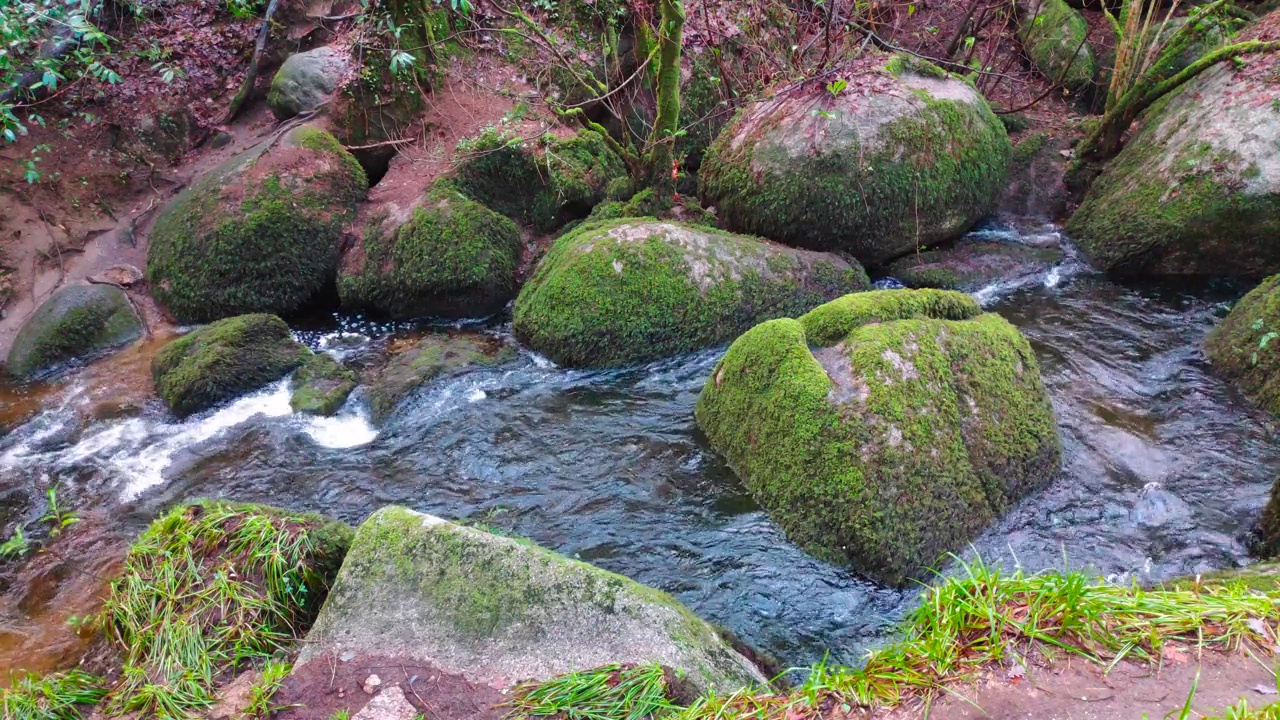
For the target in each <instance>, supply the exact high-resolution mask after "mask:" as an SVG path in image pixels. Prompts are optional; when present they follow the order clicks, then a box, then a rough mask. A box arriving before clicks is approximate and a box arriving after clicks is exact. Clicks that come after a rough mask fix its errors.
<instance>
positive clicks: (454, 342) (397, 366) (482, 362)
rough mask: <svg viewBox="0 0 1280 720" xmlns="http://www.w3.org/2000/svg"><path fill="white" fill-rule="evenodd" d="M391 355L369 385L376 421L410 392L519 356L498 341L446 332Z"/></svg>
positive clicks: (397, 350) (390, 410)
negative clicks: (433, 381) (436, 381)
mask: <svg viewBox="0 0 1280 720" xmlns="http://www.w3.org/2000/svg"><path fill="white" fill-rule="evenodd" d="M392 353H393V354H392V356H391V359H390V360H389V361H388V362H387V364H386V365H385V366H384V367H383V368H382V369H381V370H379V371H378V372H377V373H375V374H374V377H373V379H372V381H371V382H370V388H369V404H370V406H371V407H372V410H373V419H374V420H375V421H382V420H384V419H386V417H387V416H389V415H390V414H391V413H392V411H394V410H395V409H396V406H398V405H399V404H400V403H401V402H402V401H403V400H404V399H405V398H407V397H408V396H409V394H410V393H412V392H413V391H414V390H416V389H417V388H419V387H422V386H423V385H426V384H427V383H429V382H431V381H432V380H436V379H441V378H445V377H449V376H451V375H455V374H457V373H460V372H463V371H465V370H468V369H475V368H484V367H493V366H495V365H499V364H501V363H504V362H508V361H510V360H513V359H515V357H516V350H515V348H513V347H511V346H510V345H508V344H507V343H505V342H502V341H501V340H499V339H498V338H494V337H489V336H483V335H472V334H445V333H432V334H430V335H427V336H426V337H423V338H421V339H418V340H415V341H410V343H409V344H408V345H407V347H400V348H394V349H393V350H392Z"/></svg>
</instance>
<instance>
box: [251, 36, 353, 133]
mask: <svg viewBox="0 0 1280 720" xmlns="http://www.w3.org/2000/svg"><path fill="white" fill-rule="evenodd" d="M350 68H351V57H350V56H349V55H348V54H347V53H344V52H342V51H341V50H339V49H337V48H332V47H327V46H326V47H318V48H315V49H314V50H308V51H306V52H300V53H294V54H293V55H290V56H289V59H287V60H285V61H284V64H282V65H281V66H280V69H279V70H277V71H276V76H275V77H274V78H272V80H271V90H270V92H268V93H267V105H269V106H270V107H271V112H272V113H273V114H275V116H276V118H277V119H279V120H288V119H289V118H291V117H293V116H294V115H297V114H298V113H303V112H307V111H308V110H315V109H316V108H318V107H320V106H322V105H324V104H325V103H327V102H329V99H330V98H331V97H333V93H334V92H335V91H337V89H338V85H339V83H340V82H341V81H342V76H343V75H345V74H346V73H347V72H348V71H349V70H350Z"/></svg>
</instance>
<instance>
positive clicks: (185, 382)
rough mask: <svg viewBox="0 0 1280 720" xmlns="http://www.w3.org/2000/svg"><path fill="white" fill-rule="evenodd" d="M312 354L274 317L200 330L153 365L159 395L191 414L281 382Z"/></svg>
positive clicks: (249, 318) (247, 318) (244, 318)
mask: <svg viewBox="0 0 1280 720" xmlns="http://www.w3.org/2000/svg"><path fill="white" fill-rule="evenodd" d="M310 355H311V351H310V350H308V349H307V348H306V347H305V346H304V345H302V344H300V343H298V342H297V341H296V340H294V339H293V335H292V334H291V333H290V332H289V326H288V325H286V324H285V323H284V321H283V320H281V319H280V318H278V317H276V316H274V315H265V314H258V315H243V316H240V317H233V318H227V319H225V320H219V321H218V322H215V323H213V324H211V325H206V326H205V327H202V328H198V329H196V330H193V331H191V332H190V333H187V334H186V335H183V336H182V337H180V338H177V339H176V340H174V341H172V342H170V343H169V344H168V345H165V346H164V349H162V350H161V351H160V352H159V353H157V354H156V357H155V359H154V360H152V361H151V375H152V377H153V378H154V379H155V382H156V392H157V393H159V395H160V399H161V400H164V402H165V404H166V405H168V406H169V409H170V410H172V411H173V412H174V413H175V414H177V415H179V416H186V415H190V414H192V413H197V412H200V411H201V410H206V409H208V408H211V407H213V406H214V405H217V404H219V403H222V402H225V401H227V400H230V399H232V398H234V397H236V396H239V395H243V394H245V393H248V392H253V391H254V390H257V389H259V388H261V387H263V386H265V385H267V384H268V383H270V382H272V381H275V380H279V379H280V378H282V377H284V376H285V375H287V374H289V371H291V370H293V369H294V368H296V367H298V366H299V365H301V364H302V363H303V361H305V360H306V359H307V358H308V357H309V356H310Z"/></svg>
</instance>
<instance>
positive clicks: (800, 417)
mask: <svg viewBox="0 0 1280 720" xmlns="http://www.w3.org/2000/svg"><path fill="white" fill-rule="evenodd" d="M896 295H904V296H907V297H910V296H913V295H916V296H920V297H921V299H920V301H919V302H918V303H914V302H902V301H896V300H895V299H894V296H896ZM966 301H967V302H966ZM881 303H884V304H885V307H884V309H882V310H877V309H875V308H874V306H876V305H879V304H881ZM913 306H916V307H918V308H919V309H918V311H916V312H912V307H913ZM937 316H944V317H945V316H952V317H957V316H958V317H967V318H970V319H965V320H942V319H936V317H937ZM833 342H839V343H840V344H838V345H834V346H833V347H827V348H826V349H822V350H818V351H816V353H815V352H814V351H811V350H810V347H809V345H810V343H815V344H817V345H819V346H826V345H830V344H831V343H833ZM696 417H697V420H698V425H699V427H701V428H702V430H703V431H704V432H705V433H706V434H707V437H708V439H709V440H710V441H711V444H712V446H713V447H714V448H715V449H716V450H717V451H718V452H720V453H721V454H722V455H724V456H725V458H726V460H727V461H728V462H729V465H730V466H731V467H732V468H733V469H734V471H735V472H736V473H737V474H738V476H739V477H740V478H741V479H742V481H743V482H744V483H745V484H746V486H747V488H748V490H750V491H751V493H752V495H753V496H754V497H755V498H756V499H757V500H758V501H759V502H760V503H761V505H763V506H764V507H765V508H766V509H768V511H769V513H770V516H771V517H772V518H773V519H774V521H775V522H776V523H777V524H778V525H779V526H780V527H781V528H782V529H783V530H784V531H785V532H786V533H787V536H788V538H789V539H791V540H792V541H793V542H796V543H797V544H799V545H801V546H803V547H804V548H805V549H806V550H808V551H809V552H811V553H813V554H815V555H817V556H819V557H822V558H825V559H828V560H830V561H833V562H839V563H843V564H847V565H849V566H851V567H852V568H854V569H856V570H857V571H858V572H860V573H864V574H867V575H870V576H873V577H877V578H880V579H883V580H886V581H888V582H893V583H900V582H902V581H904V580H905V579H906V578H911V577H919V576H920V573H921V572H922V571H923V570H925V569H926V568H928V567H930V566H931V565H933V563H935V562H936V561H938V560H939V558H940V557H941V556H942V555H943V554H944V553H946V552H948V551H956V550H959V549H961V548H963V546H964V543H966V542H968V541H970V540H971V539H972V538H973V537H974V536H976V535H977V533H979V532H980V531H981V530H982V529H983V528H984V527H986V526H987V524H988V523H989V522H990V521H991V520H993V519H994V518H996V517H998V516H999V514H1000V513H1002V512H1003V511H1004V510H1005V509H1007V508H1008V507H1009V505H1010V504H1011V503H1012V502H1013V501H1015V500H1016V499H1018V498H1020V497H1022V496H1023V495H1025V494H1026V493H1027V492H1029V491H1030V490H1032V489H1033V488H1035V487H1037V486H1039V485H1041V484H1043V483H1044V482H1046V481H1047V480H1048V479H1049V477H1050V476H1051V475H1052V473H1053V472H1054V471H1055V469H1056V467H1057V462H1058V459H1059V452H1060V451H1059V446H1058V439H1057V431H1056V427H1055V424H1054V420H1053V414H1052V409H1051V407H1050V405H1049V401H1048V397H1047V395H1046V394H1045V391H1044V388H1043V386H1042V384H1041V381H1040V377H1039V370H1038V367H1037V365H1036V361H1035V356H1034V354H1033V353H1032V352H1031V348H1030V346H1029V345H1028V344H1027V342H1026V340H1025V339H1024V338H1023V337H1022V336H1021V334H1019V333H1018V331H1017V330H1016V329H1015V328H1013V327H1012V326H1011V325H1009V324H1008V323H1007V322H1005V321H1004V320H1003V319H1002V318H1000V317H999V316H996V315H980V314H979V311H978V309H977V307H976V305H973V304H972V300H970V299H968V298H966V297H965V296H962V295H959V294H958V293H947V292H937V291H934V292H930V291H882V292H877V293H863V294H862V295H860V296H851V297H847V298H842V299H840V300H837V301H835V302H833V303H829V304H828V305H826V306H823V307H822V308H819V309H818V310H815V311H814V312H813V313H810V314H809V315H807V316H805V317H804V318H801V319H800V320H792V319H779V320H773V321H770V322H767V323H764V324H761V325H758V326H756V327H755V328H753V329H751V330H750V331H748V332H747V333H746V334H744V335H743V336H742V337H740V338H739V339H738V340H737V341H735V342H734V343H733V345H731V346H730V348H729V351H728V352H727V353H726V354H725V357H724V358H723V359H722V360H721V361H720V363H719V364H718V365H717V366H716V369H715V371H714V372H713V373H712V376H711V378H710V379H708V381H707V385H706V387H705V388H704V389H703V392H702V396H701V397H700V398H699V399H698V405H697V410H696Z"/></svg>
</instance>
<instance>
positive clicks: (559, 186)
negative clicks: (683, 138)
mask: <svg viewBox="0 0 1280 720" xmlns="http://www.w3.org/2000/svg"><path fill="white" fill-rule="evenodd" d="M458 157H459V158H460V161H459V163H458V167H457V169H456V170H455V172H454V175H453V177H452V178H451V181H452V182H453V184H454V185H455V186H456V187H457V188H458V190H460V191H461V192H462V193H463V194H464V195H466V196H467V197H469V198H471V199H473V200H475V201H476V202H479V203H480V204H482V205H484V206H486V207H488V208H490V209H492V210H496V211H497V212H499V213H502V214H503V215H506V216H507V217H509V218H511V219H513V220H515V221H517V222H519V223H522V224H526V225H532V226H533V227H534V228H535V229H537V230H539V231H542V232H550V231H552V230H555V229H556V228H558V227H560V226H561V225H564V224H565V223H568V222H569V221H571V220H575V219H579V218H584V217H586V216H587V214H588V213H590V212H591V208H593V207H595V206H596V204H597V203H599V202H600V201H601V200H604V199H605V195H606V191H607V189H608V187H609V184H610V183H611V182H613V181H615V180H617V179H618V178H622V177H626V176H627V168H626V165H624V164H623V162H622V159H621V158H619V157H618V155H617V153H615V152H613V150H611V149H610V148H609V146H608V145H607V144H606V143H605V140H604V138H603V137H602V136H601V135H600V134H599V133H596V132H594V131H591V130H580V131H578V133H577V134H575V135H573V136H571V137H568V138H564V139H556V138H553V137H551V136H547V137H544V138H540V139H538V140H525V139H524V138H519V137H514V136H511V135H508V134H506V133H505V132H504V131H501V130H497V129H494V128H490V129H488V130H485V131H484V132H483V133H481V134H480V135H478V136H477V137H474V138H470V139H468V140H465V141H463V142H462V143H459V145H458Z"/></svg>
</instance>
